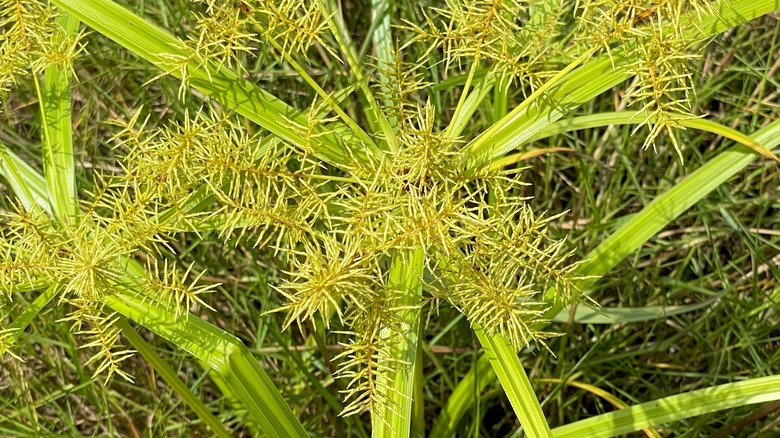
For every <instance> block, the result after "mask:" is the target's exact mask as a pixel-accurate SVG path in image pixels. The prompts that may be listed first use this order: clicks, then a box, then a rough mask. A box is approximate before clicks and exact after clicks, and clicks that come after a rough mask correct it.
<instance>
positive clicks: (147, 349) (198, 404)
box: [116, 318, 231, 438]
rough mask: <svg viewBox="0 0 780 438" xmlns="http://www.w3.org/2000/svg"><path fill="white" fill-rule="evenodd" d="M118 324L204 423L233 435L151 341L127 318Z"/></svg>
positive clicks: (223, 436)
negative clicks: (158, 352)
mask: <svg viewBox="0 0 780 438" xmlns="http://www.w3.org/2000/svg"><path fill="white" fill-rule="evenodd" d="M116 324H117V326H118V327H119V328H120V329H121V330H122V335H123V336H124V337H125V339H127V340H128V341H129V342H130V345H132V346H133V348H135V350H136V351H138V352H139V353H141V355H142V356H143V357H144V359H146V362H148V363H149V365H151V366H152V368H153V369H154V371H155V372H157V374H159V375H160V377H162V378H163V380H164V381H165V383H167V384H168V386H170V387H171V389H173V392H175V393H176V394H177V395H178V396H179V397H181V399H182V401H184V403H186V404H187V406H189V407H190V408H191V409H192V410H193V411H195V413H196V414H197V415H198V418H200V419H201V420H202V421H203V422H204V423H206V425H207V426H209V428H210V429H211V432H213V433H214V435H215V436H218V437H220V438H229V437H230V436H231V435H230V432H228V430H227V429H225V426H224V425H223V424H222V422H220V421H219V420H218V419H217V417H215V416H214V415H213V414H212V413H211V411H209V409H208V408H207V407H206V405H204V404H203V402H202V401H200V399H199V398H197V397H195V395H194V394H193V393H192V391H190V388H188V387H187V385H185V384H184V382H182V381H181V379H180V378H179V376H178V375H177V374H176V372H175V371H173V370H172V369H171V367H169V366H168V365H167V364H166V363H165V362H164V361H163V360H162V359H160V357H159V356H158V355H157V353H155V352H154V349H153V348H152V346H151V345H149V343H148V342H146V341H145V340H144V338H143V337H141V335H139V334H138V332H136V331H135V329H134V328H133V327H132V326H131V325H130V323H129V322H127V320H126V319H124V318H120V319H119V320H118V321H117V322H116Z"/></svg>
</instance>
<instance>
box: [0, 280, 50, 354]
mask: <svg viewBox="0 0 780 438" xmlns="http://www.w3.org/2000/svg"><path fill="white" fill-rule="evenodd" d="M59 291H60V289H59V285H57V284H52V285H51V286H49V287H47V288H46V290H44V291H43V292H42V293H41V294H40V295H38V298H36V299H35V301H33V302H32V304H30V305H29V306H27V308H26V309H24V312H22V314H21V315H19V316H17V317H16V319H14V322H12V323H11V324H10V325H9V326H8V328H7V329H4V330H3V331H2V332H0V334H4V335H5V333H9V334H8V335H5V336H2V337H0V357H2V354H3V353H5V352H6V351H8V349H9V348H11V347H12V346H13V345H14V344H15V343H16V341H17V340H18V339H19V336H21V334H22V332H24V331H25V330H26V329H27V326H28V325H30V323H31V322H32V320H33V319H34V318H35V317H36V316H38V314H39V313H40V312H41V310H43V308H44V307H46V305H47V304H49V302H51V300H52V299H54V297H56V296H57V294H58V293H59ZM3 332H5V333H3Z"/></svg>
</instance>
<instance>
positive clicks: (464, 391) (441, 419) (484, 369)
mask: <svg viewBox="0 0 780 438" xmlns="http://www.w3.org/2000/svg"><path fill="white" fill-rule="evenodd" d="M495 380H496V373H495V372H494V371H493V368H492V366H491V365H490V360H489V359H488V355H486V354H485V355H482V356H480V358H479V359H478V360H477V363H476V364H475V365H473V366H472V367H471V369H470V370H469V372H468V373H467V374H466V376H465V377H463V380H461V381H460V383H459V384H458V386H456V387H455V390H454V391H453V392H452V394H450V397H449V398H448V399H447V405H446V406H445V407H444V409H443V410H442V411H441V414H439V416H438V417H437V418H436V422H435V423H434V424H433V428H432V429H431V434H430V438H448V437H451V436H454V435H455V427H456V426H457V425H458V423H459V422H460V419H461V418H463V416H464V415H466V412H468V411H469V409H471V405H472V404H473V403H474V399H475V398H478V397H479V395H480V394H481V393H482V391H484V390H485V388H487V386H488V385H490V384H491V383H493V382H494V381H495Z"/></svg>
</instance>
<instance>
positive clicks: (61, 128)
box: [35, 13, 79, 222]
mask: <svg viewBox="0 0 780 438" xmlns="http://www.w3.org/2000/svg"><path fill="white" fill-rule="evenodd" d="M57 22H58V23H59V24H60V25H61V26H62V28H63V29H64V31H65V34H66V35H74V34H75V33H76V31H77V30H78V27H79V21H78V20H77V19H75V18H73V17H72V16H70V15H69V14H65V13H61V14H60V16H59V17H57ZM70 82H71V70H70V65H62V64H55V65H52V66H50V67H48V68H46V72H45V79H44V84H43V90H40V89H39V90H38V92H39V93H38V96H39V100H40V107H41V119H42V122H43V123H42V124H43V131H44V136H43V137H44V138H43V169H44V173H45V175H46V186H47V188H48V193H49V199H50V200H51V207H52V210H53V211H54V214H55V215H56V216H57V217H59V218H60V220H62V221H64V222H67V221H69V220H70V218H72V217H73V216H74V215H75V214H76V171H75V165H74V157H73V134H72V127H71V115H70V105H71V104H70V100H71V96H70V95H71V85H70ZM35 83H36V85H37V84H38V81H37V80H36V82H35ZM39 88H40V87H39Z"/></svg>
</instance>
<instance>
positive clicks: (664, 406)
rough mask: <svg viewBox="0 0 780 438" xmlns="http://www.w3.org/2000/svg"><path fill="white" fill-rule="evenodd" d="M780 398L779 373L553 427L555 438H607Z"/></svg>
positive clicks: (679, 395) (666, 398) (654, 401)
mask: <svg viewBox="0 0 780 438" xmlns="http://www.w3.org/2000/svg"><path fill="white" fill-rule="evenodd" d="M773 400H780V376H770V377H760V378H756V379H749V380H745V381H743V382H737V383H727V384H725V385H718V386H713V387H710V388H705V389H699V390H697V391H691V392H687V393H684V394H678V395H673V396H670V397H664V398H662V399H659V400H653V401H651V402H647V403H642V404H638V405H635V406H631V407H630V408H626V409H621V410H619V411H615V412H610V413H608V414H603V415H598V416H596V417H592V418H588V419H587V420H582V421H577V422H575V423H571V424H567V425H566V426H562V427H558V428H555V429H553V436H554V437H555V438H569V437H571V438H579V437H585V436H587V437H592V438H608V437H613V436H617V435H622V434H627V433H631V432H634V431H637V430H640V429H644V428H647V427H651V426H658V425H661V424H664V423H669V422H672V421H677V420H682V419H685V418H691V417H695V416H697V415H703V414H706V413H709V412H715V411H721V410H724V409H731V408H736V407H740V406H745V405H749V404H755V403H763V402H768V401H773Z"/></svg>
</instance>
